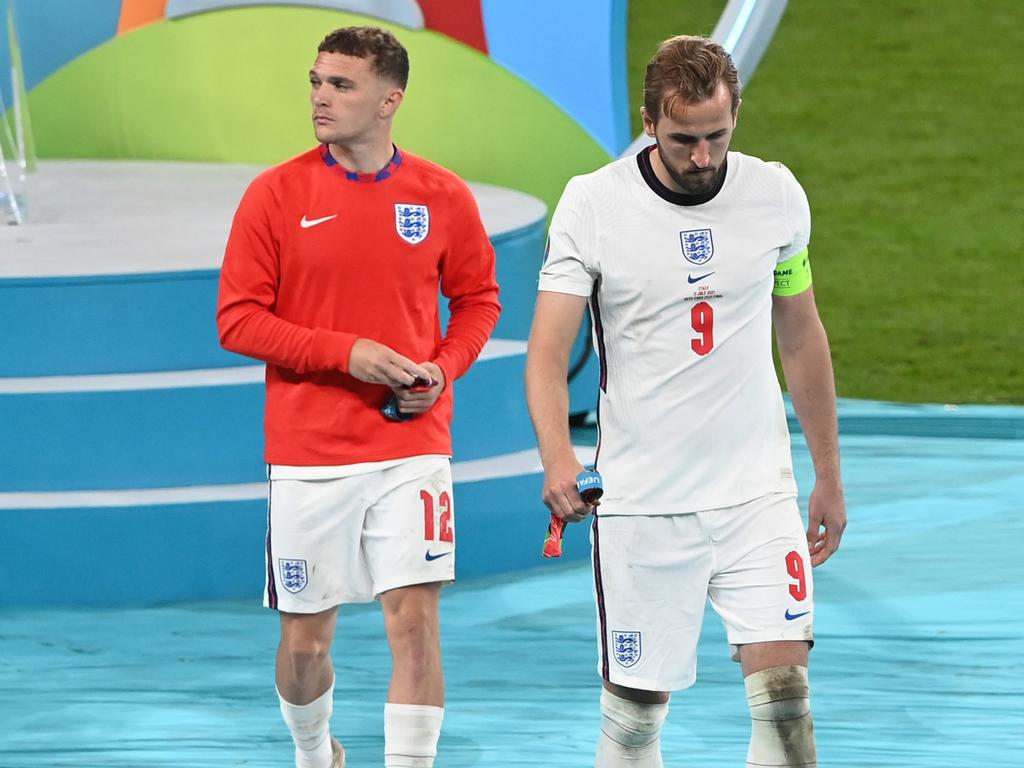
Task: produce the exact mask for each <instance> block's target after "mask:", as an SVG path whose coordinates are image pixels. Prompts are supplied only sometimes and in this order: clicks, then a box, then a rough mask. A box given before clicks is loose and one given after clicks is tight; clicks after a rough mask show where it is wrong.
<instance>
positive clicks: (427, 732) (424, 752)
mask: <svg viewBox="0 0 1024 768" xmlns="http://www.w3.org/2000/svg"><path fill="white" fill-rule="evenodd" d="M442 720H444V707H430V706H426V705H423V704H385V705H384V768H433V765H434V758H435V757H436V756H437V739H438V737H439V736H440V735H441V721H442Z"/></svg>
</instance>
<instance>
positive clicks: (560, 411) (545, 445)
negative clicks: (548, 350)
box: [526, 357, 574, 467]
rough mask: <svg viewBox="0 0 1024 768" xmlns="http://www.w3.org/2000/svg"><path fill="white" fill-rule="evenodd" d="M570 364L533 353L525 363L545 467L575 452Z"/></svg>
mask: <svg viewBox="0 0 1024 768" xmlns="http://www.w3.org/2000/svg"><path fill="white" fill-rule="evenodd" d="M567 364H568V363H567V361H566V365H565V366H562V365H559V364H558V363H557V362H555V361H551V360H538V359H536V358H535V357H531V359H529V360H528V361H527V365H526V400H527V404H528V406H529V410H530V419H531V420H532V421H533V430H534V432H535V433H536V435H537V445H538V447H539V448H540V458H541V461H542V462H543V463H544V466H545V467H548V466H550V465H551V464H552V463H554V462H556V461H558V460H559V459H560V458H564V457H565V456H573V455H574V454H573V451H572V439H571V437H570V435H569V387H568V384H567V383H566V373H567Z"/></svg>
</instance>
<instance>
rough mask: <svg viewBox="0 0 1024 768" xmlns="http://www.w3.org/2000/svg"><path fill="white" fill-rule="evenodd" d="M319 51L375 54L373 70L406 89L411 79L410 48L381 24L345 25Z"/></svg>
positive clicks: (361, 54) (330, 35) (326, 39)
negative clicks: (366, 25) (379, 25)
mask: <svg viewBox="0 0 1024 768" xmlns="http://www.w3.org/2000/svg"><path fill="white" fill-rule="evenodd" d="M316 50H317V52H318V53H340V54H342V55H344V56H355V57H356V58H357V59H365V58H367V57H372V58H373V61H372V62H371V63H372V66H373V71H374V72H376V73H377V75H379V76H380V77H383V78H384V79H386V80H391V81H392V82H393V83H395V84H396V85H397V86H398V87H399V88H402V89H404V88H405V86H406V84H407V83H408V82H409V52H408V51H406V50H405V47H404V46H403V45H402V44H401V43H400V42H398V38H396V37H395V36H394V35H393V34H391V33H390V32H388V31H387V30H386V29H381V28H380V27H341V28H340V29H336V30H334V31H333V32H331V33H330V34H329V35H327V37H325V38H324V41H323V42H322V43H320V47H319V48H317V49H316Z"/></svg>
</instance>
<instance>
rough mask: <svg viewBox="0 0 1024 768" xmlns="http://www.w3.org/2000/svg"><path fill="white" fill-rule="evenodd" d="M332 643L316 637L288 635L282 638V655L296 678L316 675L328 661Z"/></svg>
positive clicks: (297, 634) (296, 634)
mask: <svg viewBox="0 0 1024 768" xmlns="http://www.w3.org/2000/svg"><path fill="white" fill-rule="evenodd" d="M330 652H331V644H330V641H328V640H324V639H323V638H320V637H318V636H315V635H303V634H299V633H286V634H284V635H283V636H282V637H281V655H282V656H284V658H285V659H287V661H288V664H289V666H290V667H291V670H292V672H293V673H294V676H295V677H297V678H300V679H301V678H303V677H305V676H307V675H309V674H315V673H316V671H318V670H319V669H320V668H321V667H322V666H323V665H324V663H325V662H326V661H327V658H328V656H329V655H330Z"/></svg>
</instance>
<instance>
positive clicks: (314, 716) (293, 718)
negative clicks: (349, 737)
mask: <svg viewBox="0 0 1024 768" xmlns="http://www.w3.org/2000/svg"><path fill="white" fill-rule="evenodd" d="M277 698H279V699H280V700H281V714H282V715H283V716H284V721H285V723H286V724H287V725H288V730H289V731H291V732H292V740H293V741H294V742H295V768H328V766H330V764H331V740H330V739H329V738H328V736H330V720H331V712H332V711H333V710H334V681H333V680H332V681H331V687H330V688H328V689H327V690H326V691H325V692H324V693H323V695H321V696H320V697H319V698H316V699H314V700H313V701H311V702H310V703H309V704H290V703H289V702H287V701H285V700H284V698H283V697H282V696H281V692H280V691H278V692H277Z"/></svg>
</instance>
